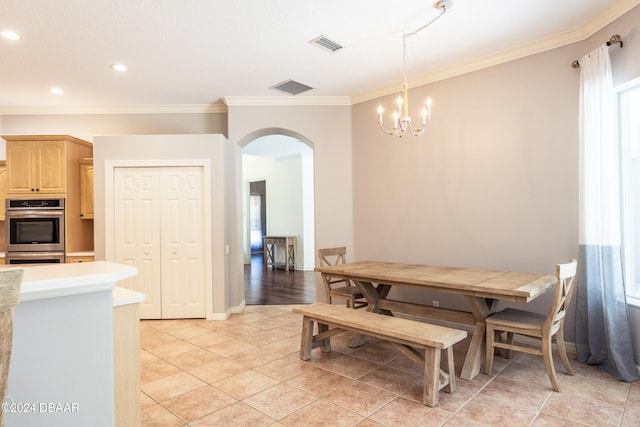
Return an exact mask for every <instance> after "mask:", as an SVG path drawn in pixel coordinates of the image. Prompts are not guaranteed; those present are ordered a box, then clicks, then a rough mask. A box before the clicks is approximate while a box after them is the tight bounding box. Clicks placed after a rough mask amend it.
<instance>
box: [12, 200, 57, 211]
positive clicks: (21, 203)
mask: <svg viewBox="0 0 640 427" xmlns="http://www.w3.org/2000/svg"><path fill="white" fill-rule="evenodd" d="M6 207H7V209H34V208H35V209H38V208H39V209H42V208H45V209H64V199H7V200H6Z"/></svg>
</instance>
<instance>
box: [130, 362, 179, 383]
mask: <svg viewBox="0 0 640 427" xmlns="http://www.w3.org/2000/svg"><path fill="white" fill-rule="evenodd" d="M180 372H182V370H181V369H180V368H178V367H177V366H174V365H172V364H171V363H169V362H165V361H164V360H161V359H160V360H158V361H157V362H152V363H149V364H147V365H145V367H144V369H143V370H142V371H141V372H140V382H141V383H142V384H144V383H148V382H151V381H156V380H159V379H161V378H164V377H168V376H170V375H175V374H179V373H180Z"/></svg>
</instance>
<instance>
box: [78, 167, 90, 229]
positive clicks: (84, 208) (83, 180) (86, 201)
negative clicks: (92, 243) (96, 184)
mask: <svg viewBox="0 0 640 427" xmlns="http://www.w3.org/2000/svg"><path fill="white" fill-rule="evenodd" d="M80 217H81V218H82V219H93V159H80Z"/></svg>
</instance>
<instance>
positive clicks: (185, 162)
mask: <svg viewBox="0 0 640 427" xmlns="http://www.w3.org/2000/svg"><path fill="white" fill-rule="evenodd" d="M104 164H105V168H104V172H105V192H104V198H105V200H104V201H105V206H107V207H110V208H111V209H105V218H104V220H105V222H104V230H105V239H104V246H105V260H107V261H111V262H115V225H114V223H115V219H114V212H113V207H114V206H115V188H114V185H113V180H114V178H115V169H116V168H145V167H148V168H163V167H201V168H202V179H203V181H204V182H203V183H202V192H203V194H202V206H203V208H204V234H205V239H204V261H205V266H204V282H205V283H204V289H205V316H206V318H207V319H208V318H210V316H211V315H212V313H213V276H212V261H211V260H212V259H213V258H212V253H213V252H212V241H211V230H212V228H211V227H212V225H211V162H210V161H209V160H208V159H176V160H173V159H158V160H143V159H134V160H105V161H104Z"/></svg>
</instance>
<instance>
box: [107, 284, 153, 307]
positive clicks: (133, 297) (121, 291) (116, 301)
mask: <svg viewBox="0 0 640 427" xmlns="http://www.w3.org/2000/svg"><path fill="white" fill-rule="evenodd" d="M146 299H147V296H146V295H145V294H141V293H140V292H136V291H132V290H130V289H125V288H119V287H117V286H116V287H115V288H113V306H114V307H119V306H121V305H129V304H137V303H139V302H143V301H144V300H146Z"/></svg>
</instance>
